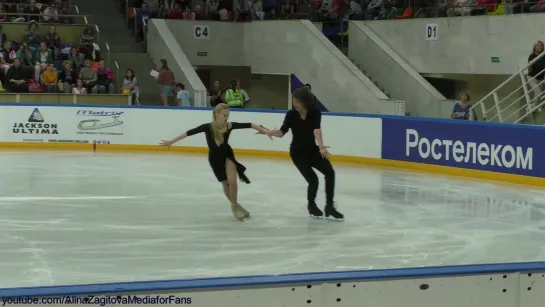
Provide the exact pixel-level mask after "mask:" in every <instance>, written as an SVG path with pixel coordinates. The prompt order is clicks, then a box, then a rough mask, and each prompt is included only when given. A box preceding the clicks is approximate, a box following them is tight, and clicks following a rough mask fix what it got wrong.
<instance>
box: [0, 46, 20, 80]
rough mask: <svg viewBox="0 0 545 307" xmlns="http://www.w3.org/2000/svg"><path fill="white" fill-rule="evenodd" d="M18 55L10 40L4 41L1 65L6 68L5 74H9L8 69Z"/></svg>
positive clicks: (0, 52)
mask: <svg viewBox="0 0 545 307" xmlns="http://www.w3.org/2000/svg"><path fill="white" fill-rule="evenodd" d="M16 57H17V55H16V52H15V50H13V49H12V47H11V42H10V41H4V48H2V51H0V63H1V64H0V67H1V68H2V69H3V70H4V74H7V72H8V69H9V68H10V67H11V65H12V64H13V60H14V59H15V58H16Z"/></svg>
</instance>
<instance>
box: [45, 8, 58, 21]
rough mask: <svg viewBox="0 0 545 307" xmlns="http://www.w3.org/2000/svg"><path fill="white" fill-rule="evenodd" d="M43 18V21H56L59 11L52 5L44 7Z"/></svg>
mask: <svg viewBox="0 0 545 307" xmlns="http://www.w3.org/2000/svg"><path fill="white" fill-rule="evenodd" d="M43 20H44V21H45V22H58V21H59V11H58V10H57V9H56V8H55V7H54V6H50V7H48V8H46V9H45V11H44V12H43Z"/></svg>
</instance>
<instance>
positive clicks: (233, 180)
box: [225, 159, 249, 220]
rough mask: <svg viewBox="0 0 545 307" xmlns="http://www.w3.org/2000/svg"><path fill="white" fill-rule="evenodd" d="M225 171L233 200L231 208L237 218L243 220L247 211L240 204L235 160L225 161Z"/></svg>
mask: <svg viewBox="0 0 545 307" xmlns="http://www.w3.org/2000/svg"><path fill="white" fill-rule="evenodd" d="M225 171H226V173H227V195H229V197H228V198H229V200H230V201H231V210H232V211H233V214H234V215H235V217H236V218H237V219H239V220H242V219H244V218H245V217H246V212H245V210H241V208H242V207H241V206H240V205H239V204H238V182H237V178H238V174H237V166H236V165H235V163H234V162H233V161H231V160H230V159H227V160H226V161H225ZM248 215H249V213H248Z"/></svg>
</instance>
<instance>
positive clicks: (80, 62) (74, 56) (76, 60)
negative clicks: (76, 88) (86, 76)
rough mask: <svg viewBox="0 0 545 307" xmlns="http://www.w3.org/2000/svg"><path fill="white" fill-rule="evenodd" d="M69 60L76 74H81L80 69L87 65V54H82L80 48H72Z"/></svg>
mask: <svg viewBox="0 0 545 307" xmlns="http://www.w3.org/2000/svg"><path fill="white" fill-rule="evenodd" d="M68 61H69V62H70V65H71V66H72V69H74V71H75V72H76V74H77V75H78V76H79V71H80V70H81V68H82V67H83V66H84V65H85V56H84V55H83V54H81V53H80V52H79V51H78V49H76V48H72V49H71V50H70V56H69V57H68Z"/></svg>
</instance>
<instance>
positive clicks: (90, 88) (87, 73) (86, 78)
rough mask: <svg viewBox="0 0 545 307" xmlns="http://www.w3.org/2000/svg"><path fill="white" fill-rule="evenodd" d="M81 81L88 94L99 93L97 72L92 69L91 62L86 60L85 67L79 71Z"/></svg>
mask: <svg viewBox="0 0 545 307" xmlns="http://www.w3.org/2000/svg"><path fill="white" fill-rule="evenodd" d="M79 79H81V81H82V82H83V87H85V88H86V89H87V93H93V94H96V93H97V88H96V84H97V72H96V70H94V69H93V68H92V67H91V61H89V60H85V65H84V66H83V67H82V68H81V70H80V71H79Z"/></svg>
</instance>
